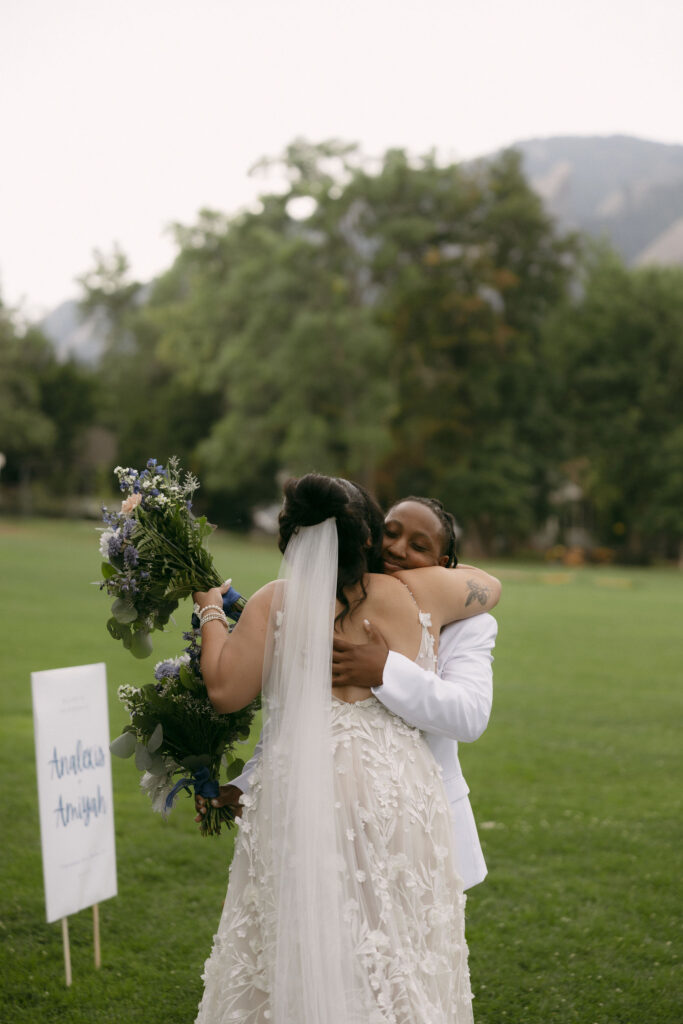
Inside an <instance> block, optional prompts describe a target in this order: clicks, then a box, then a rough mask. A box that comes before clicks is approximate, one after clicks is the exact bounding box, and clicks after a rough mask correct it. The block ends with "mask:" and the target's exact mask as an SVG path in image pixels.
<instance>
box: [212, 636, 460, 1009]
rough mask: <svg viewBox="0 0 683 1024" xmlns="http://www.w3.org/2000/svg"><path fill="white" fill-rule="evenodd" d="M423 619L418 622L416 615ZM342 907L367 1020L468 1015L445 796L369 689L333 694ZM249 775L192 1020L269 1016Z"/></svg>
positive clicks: (417, 739)
mask: <svg viewBox="0 0 683 1024" xmlns="http://www.w3.org/2000/svg"><path fill="white" fill-rule="evenodd" d="M423 628H424V629H425V630H426V629H427V625H426V623H425V622H423ZM331 714H332V741H333V743H332V746H333V757H334V769H335V772H334V786H335V811H336V814H337V822H338V830H339V831H338V835H339V854H338V861H339V863H338V864H335V865H333V866H332V868H331V870H335V869H337V868H338V869H339V876H338V877H339V880H340V884H341V886H342V891H343V895H344V903H343V911H342V917H343V921H344V925H345V927H346V928H347V929H348V933H349V935H350V936H351V940H352V944H353V949H354V956H355V964H356V969H357V977H358V982H359V986H360V987H361V989H362V991H363V992H364V996H363V998H364V1001H365V1002H364V1009H365V1013H364V1018H363V1019H364V1020H365V1021H367V1022H368V1024H415V1022H417V1021H420V1024H423V1022H424V1024H472V1008H471V1000H472V995H471V991H470V984H469V973H468V968H467V945H466V943H465V935H464V906H465V901H464V896H463V892H462V882H461V880H460V879H459V877H458V875H457V871H456V868H455V859H454V851H453V846H452V842H453V840H452V835H451V823H450V813H449V808H448V802H447V797H446V794H445V791H444V789H443V783H442V781H441V778H440V774H439V772H438V770H437V768H436V764H435V761H434V758H433V755H432V753H431V751H430V749H429V747H428V746H427V743H426V741H425V739H424V737H423V736H422V734H421V733H420V732H419V730H417V729H413V728H412V727H411V726H409V725H407V724H406V723H405V722H404V721H402V719H400V718H397V717H396V716H395V715H393V714H392V713H391V712H390V711H389V710H388V709H387V708H385V707H384V705H383V704H381V703H380V702H379V701H378V700H377V699H376V698H374V697H372V698H368V700H364V701H361V702H359V703H358V704H346V703H344V702H343V701H333V702H332V710H331ZM260 793H261V780H260V767H259V766H257V767H256V769H255V771H254V773H253V775H252V783H251V787H250V793H249V796H248V797H243V798H242V805H243V808H244V810H243V815H242V821H241V825H240V828H239V833H238V836H237V839H236V843H235V855H234V859H233V862H232V866H231V868H230V886H229V888H228V895H227V898H226V901H225V906H224V910H223V915H222V918H221V922H220V925H219V928H218V933H217V935H216V936H215V938H214V946H213V951H212V953H211V956H210V957H209V959H208V960H207V962H206V966H205V972H204V979H205V983H206V984H205V991H204V997H203V999H202V1002H201V1005H200V1009H199V1015H198V1017H197V1024H219V1022H220V1024H227V1022H234V1024H237V1022H239V1024H267V1022H268V1021H270V1020H271V1019H272V1017H271V1014H272V1012H273V1011H272V1008H271V1006H270V1001H269V992H268V984H269V982H268V978H269V974H270V967H269V965H270V958H271V954H272V949H273V935H274V934H275V917H274V915H275V901H274V896H273V890H272V886H271V882H270V879H271V878H272V872H271V868H270V866H269V859H268V858H269V854H268V850H267V849H264V846H263V843H262V842H261V829H262V823H261V820H260V812H259V807H260Z"/></svg>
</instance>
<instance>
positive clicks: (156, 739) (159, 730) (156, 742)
mask: <svg viewBox="0 0 683 1024" xmlns="http://www.w3.org/2000/svg"><path fill="white" fill-rule="evenodd" d="M163 739H164V728H163V726H162V724H161V722H158V723H157V725H156V727H155V729H154V732H153V733H152V735H151V736H150V738H149V739H148V740H147V749H148V750H149V752H150V754H153V753H154V751H155V750H158V749H159V747H160V746H161V744H162V742H163Z"/></svg>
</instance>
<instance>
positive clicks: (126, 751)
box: [109, 732, 137, 757]
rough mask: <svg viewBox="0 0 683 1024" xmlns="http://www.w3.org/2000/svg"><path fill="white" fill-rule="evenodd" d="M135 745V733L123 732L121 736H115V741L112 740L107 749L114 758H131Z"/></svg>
mask: <svg viewBox="0 0 683 1024" xmlns="http://www.w3.org/2000/svg"><path fill="white" fill-rule="evenodd" d="M136 745H137V739H136V738H135V733H134V732H124V733H122V734H121V736H117V737H116V739H115V740H112V742H111V743H110V744H109V749H110V750H111V752H112V754H115V755H116V757H132V756H133V754H134V753H135V747H136Z"/></svg>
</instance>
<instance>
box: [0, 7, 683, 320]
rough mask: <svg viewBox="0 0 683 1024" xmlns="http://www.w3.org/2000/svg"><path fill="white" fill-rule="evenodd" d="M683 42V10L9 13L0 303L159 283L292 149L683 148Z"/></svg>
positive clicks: (32, 309)
mask: <svg viewBox="0 0 683 1024" xmlns="http://www.w3.org/2000/svg"><path fill="white" fill-rule="evenodd" d="M682 43H683V2H681V0H647V2H646V0H573V2H572V3H567V2H566V0H564V2H562V3H560V2H555V0H515V2H513V0H239V2H238V0H0V115H1V117H2V141H3V146H2V157H1V159H0V168H1V170H0V292H1V294H2V297H3V299H4V301H5V303H7V304H10V305H17V304H19V303H23V305H24V308H25V309H26V311H27V312H29V313H31V314H34V315H35V314H38V313H40V312H42V311H45V310H47V309H50V308H52V307H54V306H55V305H57V304H58V303H59V302H60V301H62V300H63V299H65V298H68V297H71V296H74V295H75V294H77V287H76V286H75V284H74V280H73V279H74V277H75V276H76V275H77V274H80V273H83V272H84V271H86V270H87V269H88V268H89V267H90V266H91V263H92V250H93V249H94V248H95V247H97V248H100V249H104V250H109V249H110V248H111V246H112V244H113V243H114V242H118V243H120V245H121V246H122V247H123V249H124V251H125V252H126V253H127V254H128V256H129V258H130V260H131V262H132V265H133V270H134V273H135V275H136V276H137V277H138V278H140V279H146V278H149V277H151V276H153V275H154V274H155V273H157V272H159V271H160V270H162V269H164V268H165V267H166V266H168V265H169V263H170V262H171V260H172V258H173V254H174V250H173V246H172V243H171V240H170V238H169V236H168V233H167V232H166V230H165V228H166V225H168V224H169V223H170V222H172V221H181V222H183V223H189V222H191V221H192V220H193V219H194V217H195V215H196V213H197V211H198V210H199V209H200V208H201V207H202V206H208V207H214V208H217V209H221V210H226V211H235V210H237V209H239V208H240V207H241V206H243V205H244V204H246V203H248V202H250V201H251V200H253V198H254V197H255V196H256V195H257V193H258V191H259V188H260V187H261V188H262V183H260V182H259V181H258V180H255V179H253V178H249V176H248V170H249V167H250V166H251V165H252V164H253V163H254V162H255V161H256V160H258V158H259V157H261V156H263V155H265V154H269V155H273V154H277V153H279V152H280V151H281V150H282V149H283V147H284V146H285V145H286V144H287V143H288V142H289V141H291V140H292V139H293V138H294V137H295V136H297V135H303V136H305V137H307V138H309V139H311V140H313V141H319V140H321V139H324V138H329V137H332V136H335V137H340V138H343V139H347V140H354V141H358V142H360V143H361V144H362V146H363V148H364V150H366V151H367V152H369V153H380V152H382V151H383V150H384V149H386V148H387V147H388V146H402V147H406V148H408V149H410V150H412V151H414V152H424V151H426V150H428V149H430V148H432V147H434V146H435V147H437V149H439V150H440V151H441V152H442V153H443V154H444V155H446V156H452V157H453V158H460V157H470V156H475V155H478V154H481V153H485V152H489V151H491V150H493V149H497V148H498V147H500V146H503V145H505V144H507V143H510V142H513V141H515V140H517V139H522V138H529V137H536V136H550V135H568V134H578V135H608V134H615V133H624V134H629V135H637V136H640V137H642V138H649V139H655V140H658V141H662V142H677V143H683V110H682V106H681V97H683V60H681V44H682Z"/></svg>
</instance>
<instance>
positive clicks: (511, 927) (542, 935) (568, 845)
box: [0, 520, 683, 1024]
mask: <svg viewBox="0 0 683 1024" xmlns="http://www.w3.org/2000/svg"><path fill="white" fill-rule="evenodd" d="M96 543H97V535H96V533H95V531H94V527H93V525H92V524H82V523H70V522H67V523H64V522H54V521H32V522H21V521H8V520H0V610H1V612H2V621H3V641H2V683H1V693H2V704H1V712H2V717H1V723H0V726H1V728H2V740H1V743H0V750H1V755H2V767H3V776H2V777H3V781H4V787H3V789H4V799H3V810H2V836H3V857H2V870H3V878H2V888H1V896H0V901H1V903H0V905H1V910H0V932H1V934H2V938H3V940H4V941H3V955H2V966H1V968H0V971H1V977H2V983H1V984H2V992H1V995H2V998H1V1002H0V1021H7V1022H12V1024H14V1022H16V1024H29V1022H30V1024H38V1022H48V1021H62V1022H64V1021H66V1022H69V1024H71V1022H73V1024H81V1022H83V1024H85V1022H88V1024H91V1022H96V1024H99V1022H108V1024H109V1022H111V1024H133V1022H141V1024H142V1022H144V1024H185V1022H190V1021H193V1020H194V1015H195V1011H196V1006H197V1002H198V1000H199V998H200V996H201V988H202V983H201V979H200V974H201V970H202V966H203V962H204V959H205V958H206V956H207V955H208V952H209V950H210V946H211V938H212V935H213V932H214V929H215V926H216V924H217V922H218V917H219V914H220V909H221V903H222V900H223V897H224V893H225V884H226V878H227V867H228V863H229V859H230V855H231V852H232V839H231V837H227V836H225V835H223V836H221V837H220V838H218V839H212V838H209V839H201V838H200V837H199V835H198V834H197V832H196V826H195V825H194V823H193V821H192V818H193V813H192V811H191V802H190V801H189V800H187V801H185V800H183V799H181V800H180V802H179V804H178V806H177V809H176V810H175V812H174V814H173V815H172V816H171V818H170V819H169V821H168V822H167V823H164V822H162V821H161V820H160V818H159V817H158V816H156V815H153V814H152V813H151V810H150V805H149V801H148V800H147V799H146V798H145V797H143V796H142V795H141V794H140V793H139V791H138V788H137V782H138V773H137V772H136V770H135V767H134V765H133V764H132V762H128V761H125V762H121V761H118V760H116V759H115V761H114V766H113V767H114V797H115V813H116V843H117V861H118V880H119V895H118V897H117V898H116V899H113V900H109V901H108V902H106V903H104V904H102V906H101V908H100V916H101V933H102V956H103V966H102V969H101V970H100V971H97V972H96V971H95V970H94V969H93V967H92V938H91V916H90V912H89V911H84V912H82V913H81V914H78V915H76V916H75V917H73V918H71V919H70V930H71V945H72V963H73V973H74V983H73V986H72V988H71V989H68V990H67V989H66V988H65V986H64V974H63V962H62V948H61V931H60V927H59V924H50V925H48V924H46V923H45V919H44V918H45V915H44V899H43V883H42V869H41V853H40V836H39V826H38V813H37V806H36V791H35V785H36V781H35V763H34V749H33V721H32V714H31V695H30V673H31V671H35V670H39V669H47V668H57V667H60V666H65V665H74V664H88V663H91V662H99V661H105V662H106V664H107V674H108V682H109V694H110V719H111V730H112V736H114V735H118V732H119V731H120V727H121V726H122V725H123V724H124V722H125V716H124V714H123V712H122V711H121V710H120V708H119V706H118V703H117V700H116V687H117V686H118V685H119V683H122V682H145V681H148V680H149V678H150V676H151V671H152V669H153V665H154V662H155V661H156V660H159V659H160V658H161V657H162V656H166V655H171V654H176V653H179V651H180V650H181V649H182V646H183V644H182V639H181V637H180V633H181V630H182V628H183V627H184V624H185V621H186V615H187V614H188V611H187V610H184V611H183V612H182V614H181V613H179V614H178V615H177V620H178V626H177V628H176V630H175V631H174V632H171V633H170V634H169V635H166V636H159V635H158V634H155V637H157V639H156V640H155V653H154V655H153V656H152V658H150V659H148V660H147V661H136V660H135V659H133V658H132V657H131V656H130V655H129V654H128V653H127V652H126V651H124V650H123V648H122V647H121V646H120V645H118V644H116V643H114V641H112V640H111V639H110V638H109V636H108V635H107V633H106V631H105V628H104V623H105V620H106V617H107V607H108V605H107V599H106V598H105V597H104V596H103V595H102V594H100V593H99V592H98V591H97V588H96V587H92V586H90V585H89V584H90V581H91V580H94V579H96V577H97V574H98V567H99V557H98V554H97V547H96ZM212 546H213V549H214V551H215V553H216V556H217V562H218V565H219V567H221V568H223V569H224V570H225V572H226V575H227V574H230V575H232V576H233V577H234V579H235V581H236V583H237V585H238V587H239V588H240V589H243V590H244V592H246V593H247V594H249V593H251V592H252V591H253V590H254V589H256V587H257V586H259V585H260V584H261V583H263V582H264V581H265V580H266V579H269V578H270V577H271V576H272V575H274V574H275V573H276V572H277V567H278V562H279V556H278V554H277V552H276V550H275V545H274V543H273V542H270V543H255V542H251V541H245V540H242V539H235V538H232V537H229V536H226V537H216V538H214V540H213V542H212ZM498 574H499V575H500V576H501V578H502V579H503V581H504V584H505V589H504V596H503V601H502V603H501V606H500V609H499V612H498V613H497V617H498V619H499V622H500V633H499V643H498V648H497V659H496V666H495V700H494V713H493V717H492V720H491V724H490V725H489V728H488V731H487V732H486V733H485V735H484V736H483V737H482V738H481V739H480V740H479V741H478V742H477V743H476V744H474V745H472V746H470V747H465V746H464V745H463V748H462V762H463V767H464V770H465V774H466V775H467V778H468V781H469V783H470V787H471V790H472V793H471V796H472V802H473V805H474V809H475V814H476V817H477V820H478V822H479V825H480V830H481V832H480V834H481V838H482V841H483V845H484V848H485V853H486V857H487V861H488V865H489V877H488V879H487V880H486V882H485V883H484V884H483V885H481V886H478V887H477V888H476V889H474V890H472V892H471V894H470V897H469V900H468V910H467V916H468V926H467V927H468V939H469V944H470V957H471V961H470V962H471V970H472V981H473V987H474V990H475V993H476V1000H475V1019H476V1022H477V1024H501V1022H508V1024H511V1022H514V1024H565V1022H566V1024H569V1022H577V1024H664V1022H667V1024H669V1022H670V1024H678V1022H679V1021H680V1020H681V1019H682V1015H681V1010H680V1005H681V1002H682V999H683V992H682V986H681V973H680V967H679V959H678V954H679V949H678V948H677V943H679V941H680V899H681V894H680V885H679V877H680V874H681V857H680V850H681V849H682V848H683V837H682V836H681V821H680V817H681V815H680V812H681V800H680V794H681V782H682V779H681V772H680V767H679V766H680V759H679V757H678V756H677V755H678V753H679V748H680V740H678V734H679V733H680V724H681V717H682V716H681V696H680V693H681V686H680V683H681V658H680V643H679V641H678V636H679V635H680V633H681V618H682V614H681V613H682V611H683V600H682V586H681V576H680V574H679V573H677V572H675V571H673V570H672V571H666V570H628V571H627V570H617V569H612V568H609V569H608V568H605V569H595V570H594V569H580V570H551V569H544V568H542V567H538V568H536V567H533V566H524V567H522V566H517V565H514V566H513V565H503V566H499V567H498ZM677 740H678V742H677ZM415 1024H420V1022H415Z"/></svg>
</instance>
